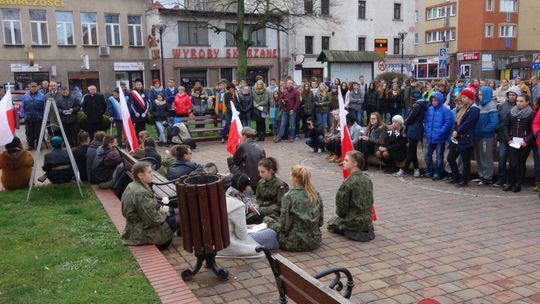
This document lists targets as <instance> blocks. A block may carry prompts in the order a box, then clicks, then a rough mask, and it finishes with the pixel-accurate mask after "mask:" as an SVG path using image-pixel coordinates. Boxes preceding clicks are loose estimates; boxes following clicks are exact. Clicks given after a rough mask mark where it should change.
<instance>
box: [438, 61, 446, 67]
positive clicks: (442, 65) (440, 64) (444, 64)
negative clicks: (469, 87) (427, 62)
mask: <svg viewBox="0 0 540 304" xmlns="http://www.w3.org/2000/svg"><path fill="white" fill-rule="evenodd" d="M439 69H446V59H444V60H440V59H439Z"/></svg>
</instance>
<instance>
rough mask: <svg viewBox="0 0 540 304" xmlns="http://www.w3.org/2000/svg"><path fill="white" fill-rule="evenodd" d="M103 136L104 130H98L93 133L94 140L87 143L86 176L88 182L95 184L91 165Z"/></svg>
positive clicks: (101, 143)
mask: <svg viewBox="0 0 540 304" xmlns="http://www.w3.org/2000/svg"><path fill="white" fill-rule="evenodd" d="M89 134H90V133H89ZM104 137H105V132H103V131H98V132H96V133H95V134H94V140H93V141H92V142H91V143H90V144H89V145H88V150H87V152H86V176H87V178H88V181H89V182H90V184H96V181H95V180H94V179H93V177H94V172H93V167H92V166H93V165H94V160H95V159H96V156H97V149H98V148H99V147H101V146H102V145H103V138H104Z"/></svg>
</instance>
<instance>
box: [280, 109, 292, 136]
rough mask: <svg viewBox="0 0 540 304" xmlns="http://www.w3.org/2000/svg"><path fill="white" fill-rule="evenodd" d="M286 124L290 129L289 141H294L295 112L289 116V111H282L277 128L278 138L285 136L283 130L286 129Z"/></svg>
mask: <svg viewBox="0 0 540 304" xmlns="http://www.w3.org/2000/svg"><path fill="white" fill-rule="evenodd" d="M287 122H289V126H290V127H291V133H290V136H289V139H294V138H295V137H296V112H293V113H292V114H291V113H290V112H289V111H283V113H281V126H280V127H279V138H280V139H283V135H284V134H285V128H286V127H287Z"/></svg>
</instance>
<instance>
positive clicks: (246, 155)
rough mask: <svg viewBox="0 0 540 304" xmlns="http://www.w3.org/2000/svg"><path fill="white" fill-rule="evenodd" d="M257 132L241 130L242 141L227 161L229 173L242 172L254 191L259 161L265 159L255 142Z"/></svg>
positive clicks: (250, 129) (249, 129)
mask: <svg viewBox="0 0 540 304" xmlns="http://www.w3.org/2000/svg"><path fill="white" fill-rule="evenodd" d="M255 135H257V132H256V131H255V130H253V129H252V128H250V127H244V128H243V129H242V141H241V143H240V144H239V145H238V147H237V148H236V151H235V152H234V155H233V157H232V158H231V157H229V158H228V159H227V164H228V165H229V171H230V172H231V173H236V172H242V173H245V174H247V176H249V179H250V183H251V184H250V186H251V188H252V189H253V190H255V191H256V189H257V184H258V183H259V179H261V178H260V176H259V171H258V169H257V167H258V164H259V161H260V160H261V159H263V158H265V157H266V152H265V151H264V149H263V148H262V147H261V146H259V145H258V144H257V143H256V142H255V139H254V138H255Z"/></svg>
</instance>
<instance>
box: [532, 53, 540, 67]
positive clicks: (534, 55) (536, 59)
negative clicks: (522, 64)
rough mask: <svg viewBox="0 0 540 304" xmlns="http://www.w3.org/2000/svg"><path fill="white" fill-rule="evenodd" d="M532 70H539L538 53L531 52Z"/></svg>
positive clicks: (539, 60) (539, 55) (539, 58)
mask: <svg viewBox="0 0 540 304" xmlns="http://www.w3.org/2000/svg"><path fill="white" fill-rule="evenodd" d="M531 69H532V70H540V54H533V63H532V66H531Z"/></svg>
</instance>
